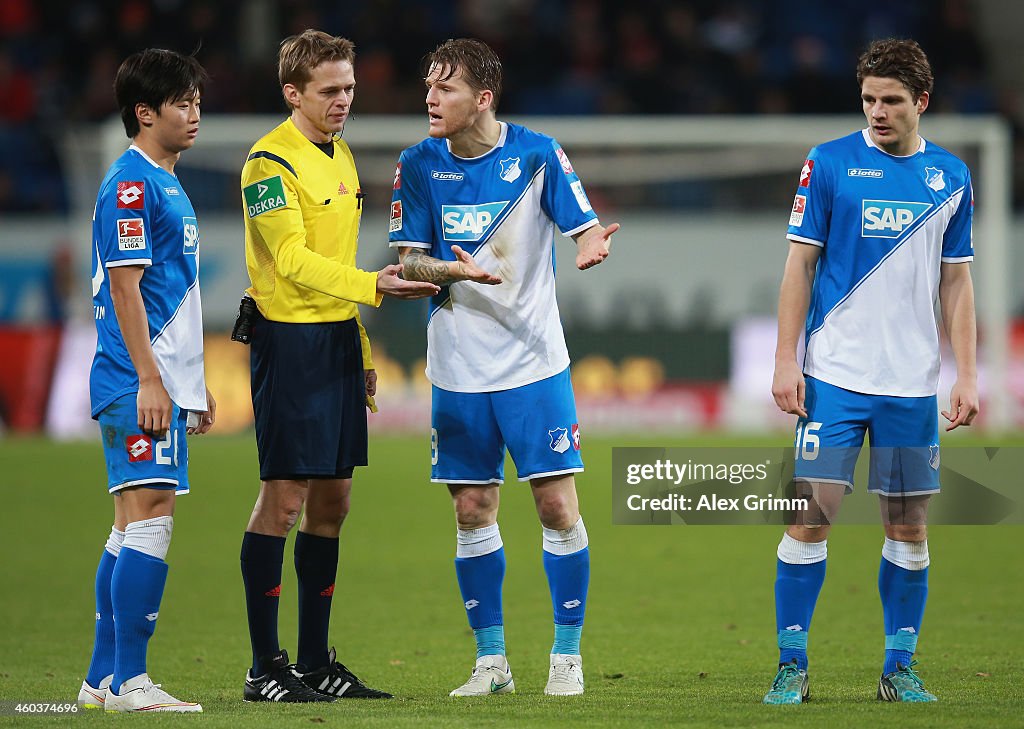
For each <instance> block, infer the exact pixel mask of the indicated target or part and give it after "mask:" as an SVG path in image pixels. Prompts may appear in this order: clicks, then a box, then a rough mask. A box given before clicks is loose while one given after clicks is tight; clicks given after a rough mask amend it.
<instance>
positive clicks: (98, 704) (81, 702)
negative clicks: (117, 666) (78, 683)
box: [78, 674, 114, 709]
mask: <svg viewBox="0 0 1024 729" xmlns="http://www.w3.org/2000/svg"><path fill="white" fill-rule="evenodd" d="M113 680H114V674H110V675H109V676H107V677H106V678H104V679H103V680H102V681H100V685H99V688H93V687H92V686H90V685H89V684H88V683H87V682H86V681H82V688H81V690H79V692H78V708H80V709H102V708H103V704H105V703H106V701H107V689H108V688H110V682H111V681H113Z"/></svg>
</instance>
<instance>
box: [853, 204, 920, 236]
mask: <svg viewBox="0 0 1024 729" xmlns="http://www.w3.org/2000/svg"><path fill="white" fill-rule="evenodd" d="M861 205H862V211H863V214H862V215H861V232H860V234H861V236H862V237H864V238H899V237H900V236H901V235H902V234H903V233H904V231H906V230H907V229H908V228H909V227H911V226H912V225H913V224H914V223H915V222H916V221H917V220H918V219H919V218H920V217H921V216H922V215H924V214H925V213H926V212H927V211H928V209H929V208H931V206H932V205H931V203H919V202H898V201H894V200H864V201H863V202H862V204H861Z"/></svg>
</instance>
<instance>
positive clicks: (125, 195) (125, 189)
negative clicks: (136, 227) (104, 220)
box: [117, 181, 146, 210]
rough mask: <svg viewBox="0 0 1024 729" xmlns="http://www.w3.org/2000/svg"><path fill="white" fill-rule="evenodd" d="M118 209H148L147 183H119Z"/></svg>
mask: <svg viewBox="0 0 1024 729" xmlns="http://www.w3.org/2000/svg"><path fill="white" fill-rule="evenodd" d="M117 207H119V208H130V209H132V210H142V209H143V208H144V207H146V183H144V182H129V181H124V182H119V183H117Z"/></svg>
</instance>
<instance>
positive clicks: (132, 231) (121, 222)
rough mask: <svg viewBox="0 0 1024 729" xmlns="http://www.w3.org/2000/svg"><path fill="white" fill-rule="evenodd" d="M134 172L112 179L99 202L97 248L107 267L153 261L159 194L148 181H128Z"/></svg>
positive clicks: (125, 172) (97, 210)
mask: <svg viewBox="0 0 1024 729" xmlns="http://www.w3.org/2000/svg"><path fill="white" fill-rule="evenodd" d="M131 176H132V171H131V170H125V171H124V172H122V173H121V174H120V175H117V176H115V177H113V178H111V179H110V181H109V184H108V186H107V188H106V189H105V190H104V191H103V194H101V195H100V196H99V198H98V199H97V200H96V230H97V240H96V245H97V249H98V251H99V255H100V259H101V260H102V261H103V264H104V266H107V267H110V266H126V265H144V266H148V265H150V264H151V263H152V262H153V238H152V234H153V231H152V221H153V220H154V219H155V218H156V207H157V195H156V192H155V190H154V189H153V186H152V185H148V186H147V183H146V181H145V180H140V179H134V180H132V179H127V178H129V177H131Z"/></svg>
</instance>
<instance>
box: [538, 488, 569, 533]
mask: <svg viewBox="0 0 1024 729" xmlns="http://www.w3.org/2000/svg"><path fill="white" fill-rule="evenodd" d="M536 503H537V516H538V517H539V518H540V523H541V524H543V525H544V526H545V527H547V528H548V529H568V528H569V527H571V526H572V525H573V524H575V523H576V522H577V521H579V519H580V513H579V508H578V507H577V502H576V499H574V498H571V496H570V495H569V494H567V493H565V492H562V491H553V492H549V493H542V494H538V495H537V498H536Z"/></svg>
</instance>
